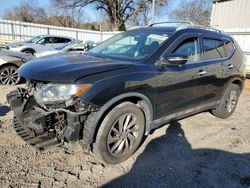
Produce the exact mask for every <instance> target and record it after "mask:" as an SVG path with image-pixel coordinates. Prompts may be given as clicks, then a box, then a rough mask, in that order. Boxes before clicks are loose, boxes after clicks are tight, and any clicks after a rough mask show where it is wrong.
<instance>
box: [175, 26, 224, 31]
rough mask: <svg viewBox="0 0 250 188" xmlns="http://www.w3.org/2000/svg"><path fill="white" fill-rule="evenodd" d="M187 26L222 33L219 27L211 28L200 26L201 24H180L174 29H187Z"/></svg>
mask: <svg viewBox="0 0 250 188" xmlns="http://www.w3.org/2000/svg"><path fill="white" fill-rule="evenodd" d="M187 28H197V29H206V30H209V31H215V32H219V33H222V31H221V30H219V29H216V28H213V27H210V26H202V25H180V26H178V27H177V28H176V30H181V29H187Z"/></svg>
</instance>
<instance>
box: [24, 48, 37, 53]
mask: <svg viewBox="0 0 250 188" xmlns="http://www.w3.org/2000/svg"><path fill="white" fill-rule="evenodd" d="M26 50H29V51H32V53H33V54H35V53H36V50H35V49H33V48H24V49H22V50H21V52H24V51H26Z"/></svg>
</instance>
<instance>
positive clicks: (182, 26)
mask: <svg viewBox="0 0 250 188" xmlns="http://www.w3.org/2000/svg"><path fill="white" fill-rule="evenodd" d="M165 24H166V25H168V24H169V25H177V28H176V31H178V30H182V29H188V28H197V29H206V30H209V31H215V32H219V33H222V31H221V30H219V29H216V28H214V27H210V26H202V25H195V24H194V23H192V22H189V21H169V22H155V23H151V24H149V25H148V27H153V26H157V25H165Z"/></svg>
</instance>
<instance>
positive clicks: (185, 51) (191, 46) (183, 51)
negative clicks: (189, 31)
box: [171, 37, 201, 62]
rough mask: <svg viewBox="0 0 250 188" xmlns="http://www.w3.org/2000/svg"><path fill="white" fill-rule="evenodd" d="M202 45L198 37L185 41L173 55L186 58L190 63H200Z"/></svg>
mask: <svg viewBox="0 0 250 188" xmlns="http://www.w3.org/2000/svg"><path fill="white" fill-rule="evenodd" d="M200 51H201V50H200V43H199V39H198V37H192V38H187V39H185V40H183V41H182V42H181V43H180V44H179V45H178V46H177V47H176V48H175V49H174V51H173V52H172V53H171V54H173V55H176V56H178V55H181V56H186V57H187V58H188V62H194V61H200Z"/></svg>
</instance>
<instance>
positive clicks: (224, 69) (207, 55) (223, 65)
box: [197, 34, 234, 104]
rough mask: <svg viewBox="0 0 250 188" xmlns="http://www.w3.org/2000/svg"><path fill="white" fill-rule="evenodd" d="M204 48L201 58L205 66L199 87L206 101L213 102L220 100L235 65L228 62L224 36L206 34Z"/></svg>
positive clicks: (203, 38) (203, 41)
mask: <svg viewBox="0 0 250 188" xmlns="http://www.w3.org/2000/svg"><path fill="white" fill-rule="evenodd" d="M202 48H203V51H202V55H201V60H202V61H203V62H204V65H205V68H204V74H203V75H201V78H200V82H199V84H198V86H197V87H198V88H199V91H201V92H202V93H201V94H202V95H203V98H204V102H206V103H211V104H212V103H216V101H218V100H219V98H220V93H221V92H220V91H221V90H222V87H223V85H224V84H225V83H226V82H227V80H228V73H229V74H231V73H230V72H231V70H233V68H234V66H233V65H232V66H231V65H230V64H228V63H227V62H228V61H227V52H226V48H225V41H224V40H223V38H221V37H219V36H213V35H206V34H205V35H203V37H202Z"/></svg>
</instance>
